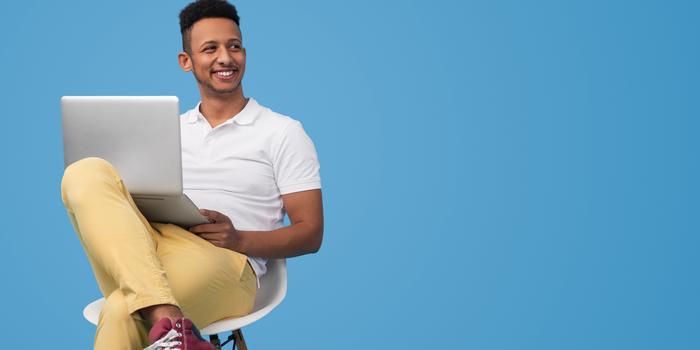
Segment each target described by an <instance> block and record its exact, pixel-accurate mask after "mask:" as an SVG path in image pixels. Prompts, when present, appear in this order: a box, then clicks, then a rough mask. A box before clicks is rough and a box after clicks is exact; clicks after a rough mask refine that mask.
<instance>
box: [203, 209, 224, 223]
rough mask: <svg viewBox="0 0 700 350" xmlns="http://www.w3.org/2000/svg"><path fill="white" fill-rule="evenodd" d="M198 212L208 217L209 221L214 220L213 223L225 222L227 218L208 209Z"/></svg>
mask: <svg viewBox="0 0 700 350" xmlns="http://www.w3.org/2000/svg"><path fill="white" fill-rule="evenodd" d="M199 212H200V213H201V214H202V215H204V216H206V217H208V218H209V219H211V220H214V222H222V221H227V220H228V216H226V215H224V214H221V213H219V212H218V211H216V210H209V209H199Z"/></svg>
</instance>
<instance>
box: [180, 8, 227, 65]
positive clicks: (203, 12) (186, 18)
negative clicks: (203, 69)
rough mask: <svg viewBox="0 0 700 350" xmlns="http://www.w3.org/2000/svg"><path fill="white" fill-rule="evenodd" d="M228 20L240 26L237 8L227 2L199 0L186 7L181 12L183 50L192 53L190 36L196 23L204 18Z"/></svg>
mask: <svg viewBox="0 0 700 350" xmlns="http://www.w3.org/2000/svg"><path fill="white" fill-rule="evenodd" d="M217 17H218V18H228V19H230V20H232V21H234V22H236V25H237V26H240V21H241V19H240V17H238V11H237V10H236V6H233V5H231V4H229V3H228V2H227V1H225V0H197V1H195V2H192V3H190V4H189V5H187V6H185V8H184V9H182V11H180V33H181V34H182V49H183V50H185V52H187V53H191V51H190V50H191V47H190V39H191V38H190V34H191V32H192V26H193V25H194V24H195V22H197V21H199V20H200V19H204V18H217Z"/></svg>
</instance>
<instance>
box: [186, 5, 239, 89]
mask: <svg viewBox="0 0 700 350" xmlns="http://www.w3.org/2000/svg"><path fill="white" fill-rule="evenodd" d="M189 49H190V50H189V51H190V52H189V59H185V60H184V62H183V60H182V59H181V60H180V63H181V65H182V66H183V68H184V69H185V70H192V73H194V77H195V79H197V82H198V83H199V85H200V89H201V90H206V92H208V93H213V94H217V95H227V94H234V93H240V94H241V95H242V88H241V81H242V80H243V73H244V72H245V58H246V56H245V48H243V40H242V37H241V31H240V29H239V28H238V25H236V23H235V22H233V21H232V20H230V19H228V18H204V19H202V20H199V21H197V22H196V23H195V24H194V25H192V29H191V32H190V43H189ZM203 92H204V91H203Z"/></svg>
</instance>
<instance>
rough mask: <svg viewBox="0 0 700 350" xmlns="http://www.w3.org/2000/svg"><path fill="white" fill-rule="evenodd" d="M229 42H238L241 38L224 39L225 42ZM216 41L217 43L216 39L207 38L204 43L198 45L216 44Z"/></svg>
mask: <svg viewBox="0 0 700 350" xmlns="http://www.w3.org/2000/svg"><path fill="white" fill-rule="evenodd" d="M231 42H239V43H240V42H241V39H238V38H231V39H228V40H227V41H226V43H231ZM216 43H217V42H216V40H208V41H205V42H204V43H202V45H199V47H204V46H205V45H209V44H216Z"/></svg>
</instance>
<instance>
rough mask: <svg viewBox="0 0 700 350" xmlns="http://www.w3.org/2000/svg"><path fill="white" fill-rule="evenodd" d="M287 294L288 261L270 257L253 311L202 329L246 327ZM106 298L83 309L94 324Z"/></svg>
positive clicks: (205, 331) (204, 332)
mask: <svg viewBox="0 0 700 350" xmlns="http://www.w3.org/2000/svg"><path fill="white" fill-rule="evenodd" d="M286 295H287V261H286V260H285V259H270V260H268V261H267V272H266V273H265V274H264V275H263V276H262V277H261V278H260V289H258V292H257V295H256V297H255V306H253V311H252V312H251V313H250V314H248V315H245V316H242V317H235V318H229V319H225V320H221V321H217V322H214V323H212V324H210V325H209V326H207V327H204V328H203V329H202V330H201V333H202V335H209V334H216V333H222V332H226V331H231V330H236V329H240V328H242V327H245V326H247V325H249V324H251V323H253V322H255V321H257V320H259V319H261V318H263V317H264V316H265V315H267V314H268V313H270V311H272V309H274V308H275V307H277V305H279V304H280V303H281V302H282V300H283V299H284V297H285V296H286ZM103 304H104V298H100V299H97V300H95V301H93V302H92V303H90V304H88V305H87V306H86V307H85V309H83V316H84V317H85V319H87V320H88V321H89V322H90V323H92V324H95V325H96V324H97V320H98V319H99V317H100V311H101V310H102V305H103Z"/></svg>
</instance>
